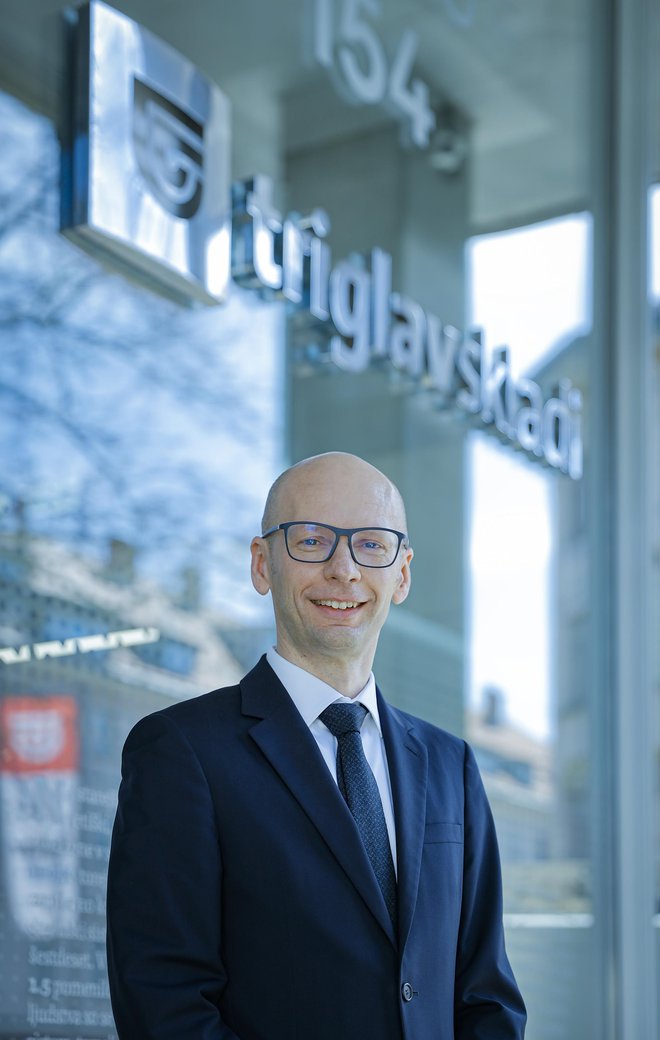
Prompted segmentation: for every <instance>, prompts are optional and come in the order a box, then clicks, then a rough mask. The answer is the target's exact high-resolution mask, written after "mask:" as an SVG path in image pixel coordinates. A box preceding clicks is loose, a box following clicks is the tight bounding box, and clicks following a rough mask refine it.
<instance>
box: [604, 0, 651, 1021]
mask: <svg viewBox="0 0 660 1040" xmlns="http://www.w3.org/2000/svg"><path fill="white" fill-rule="evenodd" d="M616 18H617V22H616V29H617V32H616V41H617V50H616V59H615V60H616V66H615V67H616V122H615V139H614V148H615V163H616V166H615V188H614V196H615V226H614V250H613V263H614V272H613V273H614V298H615V306H614V317H615V323H614V333H615V343H614V351H615V387H614V395H615V396H614V402H615V421H614V434H613V435H614V444H613V450H614V455H613V457H614V464H615V490H614V542H613V547H614V560H615V591H616V598H615V611H614V623H615V642H614V645H615V647H616V652H615V689H616V694H615V713H616V726H615V740H616V762H615V764H616V810H615V811H616V819H615V833H616V858H615V865H616V928H617V946H616V952H617V956H616V980H617V993H618V1001H617V1005H618V1015H617V1017H618V1035H619V1036H620V1040H641V1038H642V1037H643V1038H649V1040H651V1038H652V1037H654V1036H656V1035H657V1017H656V1000H657V970H658V969H657V965H656V955H655V939H654V933H653V925H652V913H653V898H654V878H653V858H654V848H653V841H654V827H653V826H652V821H653V772H652V762H653V758H652V736H653V726H652V676H651V670H650V650H651V642H650V637H651V633H650V631H649V619H650V617H651V610H650V605H651V604H650V587H649V577H650V573H651V568H650V564H651V560H650V541H649V539H650V531H651V527H650V524H649V518H648V512H649V505H650V502H649V498H650V494H649V489H650V482H649V478H650V473H649V451H648V441H647V438H648V424H649V423H650V421H651V417H652V415H653V412H652V410H651V409H650V407H649V404H650V402H649V396H648V395H649V393H650V387H651V385H652V381H651V379H650V378H649V376H650V372H649V343H650V335H649V331H650V330H649V308H648V300H647V283H648V257H647V253H648V213H647V192H648V186H649V179H650V142H651V126H650V118H649V112H650V98H649V93H650V79H651V61H650V57H651V56H650V54H649V50H650V5H649V0H617V15H616Z"/></svg>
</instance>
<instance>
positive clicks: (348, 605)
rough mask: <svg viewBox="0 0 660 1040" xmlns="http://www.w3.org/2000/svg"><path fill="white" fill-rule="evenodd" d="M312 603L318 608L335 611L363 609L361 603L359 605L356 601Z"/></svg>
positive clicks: (333, 600) (317, 601)
mask: <svg viewBox="0 0 660 1040" xmlns="http://www.w3.org/2000/svg"><path fill="white" fill-rule="evenodd" d="M312 603H314V604H315V606H317V607H332V609H333V610H355V609H356V608H357V607H361V606H362V604H361V603H357V602H356V601H355V600H344V599H313V600H312Z"/></svg>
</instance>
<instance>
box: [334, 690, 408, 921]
mask: <svg viewBox="0 0 660 1040" xmlns="http://www.w3.org/2000/svg"><path fill="white" fill-rule="evenodd" d="M366 714H367V709H366V708H365V706H364V704H331V705H330V707H328V708H326V709H325V711H322V712H321V714H320V715H319V718H320V719H321V722H324V723H325V725H326V726H327V727H328V729H329V730H330V732H331V733H332V735H333V736H335V737H336V738H337V784H338V785H339V790H340V791H341V793H342V794H343V796H344V798H345V799H346V804H347V805H348V808H349V809H350V810H351V813H352V814H353V818H354V820H355V822H356V824H357V828H358V830H359V832H360V837H361V838H362V842H363V844H364V847H365V849H366V850H367V855H368V857H369V860H370V862H371V865H372V867H373V870H374V874H375V875H376V879H377V881H378V884H379V885H380V888H381V891H382V893H383V896H384V898H385V904H386V906H387V909H388V911H389V915H390V917H391V918H392V924H393V925H394V927H395V928H396V877H395V874H394V863H393V862H392V851H391V849H390V842H389V838H388V834H387V824H386V823H385V814H384V813H383V804H382V802H381V800H380V792H379V790H378V784H377V783H376V778H375V776H374V774H373V773H372V771H371V767H370V766H369V763H368V762H367V759H366V757H365V754H364V748H363V747H362V737H361V736H360V727H361V726H362V723H363V722H364V719H365V716H366Z"/></svg>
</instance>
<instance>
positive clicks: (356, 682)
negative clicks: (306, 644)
mask: <svg viewBox="0 0 660 1040" xmlns="http://www.w3.org/2000/svg"><path fill="white" fill-rule="evenodd" d="M275 649H276V650H277V652H278V654H279V655H280V657H284V658H285V660H287V661H290V662H291V664H296V665H298V667H299V668H303V669H304V670H305V671H306V672H309V673H310V675H315V676H316V678H317V679H321V680H322V681H323V682H325V683H327V684H328V686H332V688H333V690H336V691H337V693H341V694H343V695H344V697H355V696H356V695H357V694H358V693H359V692H360V690H362V689H364V687H365V686H366V685H367V681H368V679H369V676H370V674H371V666H372V664H373V659H374V655H373V654H371V655H368V654H367V655H365V656H364V657H363V658H361V659H360V660H346V658H342V657H325V656H322V655H320V654H312V653H308V652H306V651H301V650H297V649H295V648H294V647H291V646H288V645H287V644H285V643H283V641H281V640H280V639H278V641H277V644H276V646H275Z"/></svg>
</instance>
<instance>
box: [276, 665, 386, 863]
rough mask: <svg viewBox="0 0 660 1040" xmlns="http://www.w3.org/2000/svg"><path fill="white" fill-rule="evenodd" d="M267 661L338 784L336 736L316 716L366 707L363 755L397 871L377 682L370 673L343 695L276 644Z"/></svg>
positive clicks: (363, 725)
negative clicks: (339, 707)
mask: <svg viewBox="0 0 660 1040" xmlns="http://www.w3.org/2000/svg"><path fill="white" fill-rule="evenodd" d="M266 657H267V660H268V664H269V665H270V666H271V668H272V669H273V671H274V672H275V674H276V676H277V678H278V679H279V680H280V682H281V683H282V685H283V686H284V688H285V690H286V691H287V693H288V694H289V696H290V698H291V700H292V701H293V703H294V704H295V706H296V708H297V709H298V711H299V712H300V714H301V715H302V717H303V719H304V720H305V722H306V723H307V725H308V726H309V729H310V732H311V734H312V736H313V737H314V740H315V741H316V743H317V744H318V746H319V750H320V752H321V754H322V755H323V760H324V762H325V764H326V765H327V767H328V769H329V770H330V772H331V774H332V777H333V779H334V781H335V783H337V738H336V737H334V736H333V735H332V733H331V732H330V730H329V729H328V727H327V726H326V725H325V723H323V722H321V720H320V718H319V715H320V714H321V712H322V711H325V709H326V708H327V707H328V705H330V704H335V703H337V704H342V703H343V704H353V703H354V702H355V701H359V702H360V704H363V705H364V706H365V708H366V709H367V714H366V715H365V718H364V722H363V724H362V729H361V730H360V735H361V737H362V747H363V748H364V754H365V757H366V759H367V762H368V763H369V766H370V767H371V771H372V772H373V774H374V776H375V778H376V783H377V784H378V791H379V793H380V800H381V802H382V803H383V813H384V814H385V823H386V824H387V834H388V837H389V839H390V848H391V850H392V860H393V862H394V871H395V873H396V866H397V864H396V831H395V829H394V809H393V807H392V788H391V785H390V774H389V770H388V768H387V757H386V755H385V745H384V743H383V733H382V730H381V727H380V718H379V715H378V702H377V700H376V681H375V679H374V676H373V672H372V673H371V674H370V676H369V679H368V680H367V684H366V686H364V687H363V689H361V690H360V692H359V693H358V694H356V696H355V697H344V696H343V694H341V693H338V692H337V690H335V689H334V688H333V687H332V686H329V685H328V683H326V682H323V680H322V679H318V678H317V677H316V676H315V675H312V674H311V673H310V672H306V671H305V669H304V668H300V667H299V666H298V665H297V664H292V663H291V661H287V660H286V658H284V657H282V655H281V654H278V652H277V650H276V649H275V647H271V648H270V650H269V651H268V653H267V655H266Z"/></svg>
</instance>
